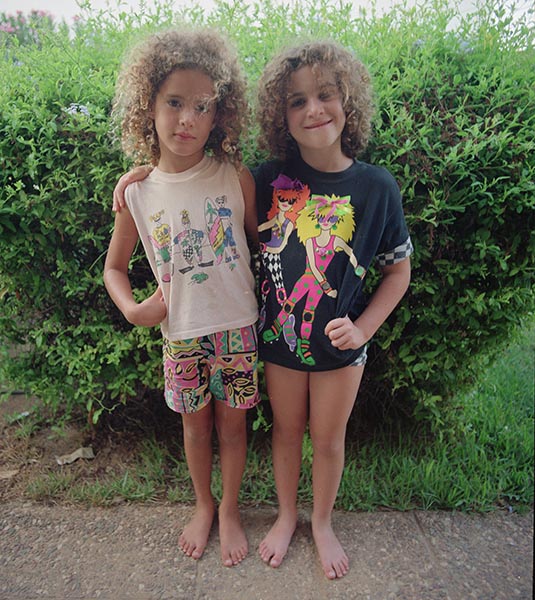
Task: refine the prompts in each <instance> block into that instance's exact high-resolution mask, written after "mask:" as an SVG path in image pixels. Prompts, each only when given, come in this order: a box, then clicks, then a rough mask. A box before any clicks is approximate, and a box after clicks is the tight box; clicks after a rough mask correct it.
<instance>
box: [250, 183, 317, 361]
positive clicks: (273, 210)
mask: <svg viewBox="0 0 535 600" xmlns="http://www.w3.org/2000/svg"><path fill="white" fill-rule="evenodd" d="M271 186H272V187H273V195H272V202H271V207H270V209H269V211H268V213H267V215H266V216H267V221H265V222H264V223H260V225H259V226H258V231H259V232H261V231H268V230H269V231H270V233H271V237H270V239H269V240H268V241H267V242H266V243H262V244H261V245H260V248H261V251H262V260H263V263H264V265H265V267H266V270H267V272H268V273H269V276H270V278H271V282H270V281H269V279H268V277H267V274H266V277H265V278H264V279H263V281H262V282H261V286H260V292H261V294H262V299H263V302H262V306H261V309H260V319H259V331H262V329H263V327H264V325H265V317H266V315H265V308H264V309H263V308H262V307H264V305H265V299H266V297H267V294H268V293H269V291H270V287H271V285H273V286H274V288H275V295H276V298H277V302H278V303H279V304H280V305H281V306H282V305H283V304H284V302H286V290H285V289H284V283H283V279H282V268H281V261H280V254H281V253H282V252H283V251H284V249H285V248H286V245H287V243H288V239H289V237H290V235H291V234H292V232H293V231H294V229H295V221H296V219H297V217H298V216H299V211H300V210H301V209H302V208H303V207H304V206H305V204H306V201H307V200H308V198H309V196H310V189H309V187H308V186H306V185H303V184H302V183H301V182H300V181H299V180H298V179H290V178H289V177H287V176H286V175H282V174H281V175H279V176H278V177H277V179H275V180H274V181H272V182H271ZM294 322H295V317H294V316H293V315H291V316H290V326H287V327H286V329H285V333H284V335H285V339H286V343H287V344H288V345H289V347H290V349H291V350H292V351H293V349H294V348H295V345H296V341H297V338H296V336H295V332H294V331H293V323H294Z"/></svg>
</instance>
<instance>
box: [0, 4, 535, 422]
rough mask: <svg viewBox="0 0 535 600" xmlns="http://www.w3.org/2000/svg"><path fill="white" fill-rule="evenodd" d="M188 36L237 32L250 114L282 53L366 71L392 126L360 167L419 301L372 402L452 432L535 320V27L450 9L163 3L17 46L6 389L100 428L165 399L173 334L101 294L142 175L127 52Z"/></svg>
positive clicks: (0, 204)
mask: <svg viewBox="0 0 535 600" xmlns="http://www.w3.org/2000/svg"><path fill="white" fill-rule="evenodd" d="M149 11H152V12H149ZM184 20H187V21H188V22H191V23H199V24H205V23H206V24H210V25H214V26H216V27H218V28H219V29H220V30H222V31H224V32H227V33H228V35H229V36H230V37H231V38H232V39H233V40H234V42H235V43H236V45H237V47H238V49H239V52H240V55H241V58H242V61H243V65H244V67H245V69H246V71H247V74H248V77H249V81H250V83H251V98H254V93H253V92H254V83H255V81H256V79H257V77H258V75H259V73H260V72H261V70H262V68H263V65H264V64H265V62H266V60H267V59H269V57H270V56H271V55H272V54H273V53H274V52H275V51H277V49H278V48H279V47H280V45H281V44H282V43H283V42H284V41H285V40H291V41H293V40H295V39H296V38H299V37H302V36H304V35H307V36H308V35H310V36H312V37H321V36H331V37H333V38H335V39H338V40H339V41H341V42H342V43H343V44H345V45H347V46H349V47H351V48H353V49H354V50H355V51H356V53H357V54H358V55H359V56H360V57H361V58H362V59H363V60H364V62H365V63H366V64H367V65H368V66H369V69H370V71H371V73H372V75H373V78H374V82H375V90H376V99H377V106H378V111H377V116H376V121H375V129H376V131H375V135H374V137H373V140H372V144H371V145H370V147H369V149H368V152H367V154H366V156H365V157H363V158H364V159H365V160H370V161H372V162H374V163H377V164H383V165H385V166H386V167H387V168H388V169H389V170H390V171H391V172H392V173H393V174H394V176H395V177H396V179H397V181H398V182H399V185H400V187H401V189H402V193H403V196H404V205H405V212H406V215H407V220H408V223H409V227H410V230H411V236H412V239H413V242H414V245H415V250H416V251H415V254H414V256H413V280H412V284H411V288H410V290H409V292H408V294H407V296H406V297H405V298H404V300H403V301H402V303H401V305H400V306H399V308H398V309H397V311H396V312H395V313H394V315H393V316H392V317H391V318H390V319H389V321H388V323H387V324H385V326H384V327H383V328H382V330H381V331H380V333H379V334H378V335H377V336H376V339H375V341H374V343H373V344H372V347H371V351H370V354H371V360H370V361H369V366H368V367H367V371H366V381H365V385H364V387H363V391H362V402H363V403H364V405H365V406H366V405H368V406H370V407H372V406H373V407H378V410H379V411H380V413H381V414H384V413H385V412H388V411H389V410H390V409H392V408H395V410H396V411H398V410H401V411H402V412H403V413H405V414H408V415H410V416H411V417H417V418H425V419H427V420H431V421H432V422H433V423H434V424H435V425H440V424H441V423H442V422H443V420H444V419H445V418H446V415H448V414H450V413H451V412H453V411H452V410H451V409H452V406H451V404H450V403H449V402H448V400H449V399H450V398H451V396H452V394H453V393H454V392H456V391H458V390H459V389H460V388H461V387H463V386H464V385H465V384H467V383H468V382H469V381H470V380H471V377H472V376H473V373H474V369H476V368H477V365H478V364H480V361H479V360H478V359H479V357H480V356H482V355H483V356H486V355H491V354H492V353H495V352H496V351H499V349H500V348H501V347H502V346H503V344H504V343H505V342H507V340H508V339H510V336H511V334H512V332H513V331H514V330H515V329H517V328H518V326H519V325H521V323H522V320H523V319H524V317H525V316H526V315H528V314H529V313H530V312H532V311H533V308H534V304H535V302H534V294H533V275H534V262H535V261H534V258H535V247H534V246H535V242H534V236H533V231H534V229H535V226H534V225H535V223H534V221H535V219H534V210H533V209H534V198H535V184H534V179H535V159H534V156H535V143H534V141H533V140H534V137H533V131H534V129H535V72H534V69H533V64H535V50H534V44H533V42H534V40H533V27H532V26H531V27H530V26H529V24H528V21H527V20H522V19H519V18H516V19H513V17H512V15H511V14H510V13H509V12H508V11H507V10H506V9H504V8H502V7H501V4H500V3H499V2H497V3H495V4H492V3H490V2H487V3H486V4H485V7H484V8H482V9H480V11H479V12H477V13H475V14H472V15H468V16H465V17H461V16H459V15H458V14H457V13H456V11H454V10H452V9H449V8H448V7H447V5H446V4H445V3H444V2H435V3H433V4H432V5H429V4H426V5H425V7H424V8H421V7H420V8H419V9H417V10H416V9H408V8H401V7H395V8H393V9H392V10H391V11H390V12H389V13H388V14H386V15H383V16H378V15H375V14H374V13H373V11H372V14H371V16H369V15H365V14H361V15H360V16H359V17H358V18H357V17H356V16H355V15H353V14H352V13H351V8H350V4H347V5H343V4H342V5H341V4H340V3H337V2H334V1H323V2H319V3H318V2H299V3H293V4H292V6H291V7H290V9H289V10H288V9H286V8H285V7H282V6H277V5H274V4H271V2H262V3H258V4H256V5H253V6H251V7H244V6H242V3H241V2H236V3H225V2H219V3H218V4H217V5H216V8H215V9H214V10H213V11H212V12H211V13H207V12H203V11H202V10H201V9H199V8H194V9H189V10H188V9H185V10H184V11H183V13H182V14H176V13H173V12H172V10H171V8H170V7H169V6H167V5H166V4H160V5H156V6H155V7H154V8H152V9H147V12H146V13H143V14H141V15H139V14H138V15H136V14H134V13H122V14H121V15H120V16H119V17H111V16H107V15H105V14H103V13H101V14H99V13H91V12H89V13H86V14H85V17H84V19H83V20H82V21H80V22H78V23H77V25H76V28H75V30H74V31H71V32H70V33H69V32H68V31H67V29H66V28H64V27H57V28H54V27H51V26H50V22H49V20H48V21H47V26H46V28H44V30H43V32H42V33H41V35H39V43H38V44H32V43H27V44H22V45H20V44H19V43H18V39H17V40H15V39H14V37H13V36H11V37H9V35H6V34H4V35H3V38H2V37H0V42H1V43H2V46H0V55H1V56H2V57H3V59H2V62H1V63H0V79H1V81H2V82H3V90H2V95H1V96H0V157H1V161H2V169H1V172H0V234H1V237H0V305H1V313H0V345H1V346H4V347H8V346H13V345H14V344H17V345H18V347H19V348H21V350H20V351H19V353H18V357H17V358H16V359H11V360H9V361H3V362H2V368H1V376H2V377H3V380H4V382H5V381H7V382H9V383H10V384H12V385H13V386H17V387H22V388H23V389H25V390H26V391H29V392H31V393H33V394H36V395H37V396H39V397H41V398H42V399H43V402H44V403H46V404H48V405H49V406H51V407H53V408H55V409H61V410H62V411H65V412H66V413H67V414H68V413H70V412H71V411H72V410H73V409H75V408H76V409H78V408H80V407H85V410H86V411H87V412H88V414H89V416H90V418H91V419H93V420H94V421H96V420H97V419H98V417H99V415H100V414H101V412H102V410H108V409H111V408H112V407H113V406H114V405H115V404H116V403H117V402H126V401H127V400H128V401H135V400H136V399H139V398H141V397H143V395H144V394H145V393H148V392H152V391H154V390H157V389H159V388H161V387H162V380H161V368H160V362H161V358H160V344H159V340H160V334H159V331H158V329H151V330H148V329H141V328H132V327H131V326H130V325H128V324H127V323H126V322H125V320H124V319H123V318H122V316H121V315H120V314H118V311H117V309H116V308H115V307H114V306H113V304H112V303H111V301H110V300H109V299H108V296H107V293H106V291H105V289H104V287H103V284H102V269H103V263H104V256H105V252H106V248H107V243H108V240H109V236H110V231H111V227H112V223H113V216H112V213H111V192H112V190H113V187H114V185H115V182H116V181H117V179H118V177H119V175H120V174H121V173H122V172H124V170H125V169H127V168H128V165H127V164H126V163H125V162H124V160H123V158H122V157H121V154H120V152H119V151H118V149H117V148H114V147H112V145H111V143H110V138H109V135H108V134H109V120H108V119H109V112H110V102H111V98H112V95H113V88H114V82H115V75H116V72H117V68H118V65H119V62H120V58H121V56H122V54H123V51H124V50H125V49H126V47H127V46H128V44H129V43H130V42H131V41H132V39H133V38H136V37H137V36H138V35H140V34H142V33H145V32H147V31H151V30H154V29H155V28H156V27H160V26H170V25H173V24H174V23H183V22H184ZM0 21H1V18H0ZM452 23H454V26H453V27H452ZM19 37H20V36H19ZM254 139H255V129H254V127H253V128H252V129H251V132H250V134H249V136H248V138H247V139H246V140H245V142H246V152H245V155H246V160H247V162H248V163H249V164H251V165H253V164H255V163H256V162H258V161H259V160H261V159H262V157H261V156H260V154H259V153H258V152H257V151H256V147H255V141H254ZM132 269H133V270H132V273H133V275H132V276H133V278H134V282H135V285H136V288H137V290H138V293H139V294H140V297H141V296H142V295H143V294H145V293H147V291H149V290H150V289H151V288H152V285H153V284H152V277H151V275H150V272H149V270H148V268H147V265H146V262H145V260H144V258H143V256H142V252H141V253H138V254H137V255H136V257H135V258H134V260H133V264H132Z"/></svg>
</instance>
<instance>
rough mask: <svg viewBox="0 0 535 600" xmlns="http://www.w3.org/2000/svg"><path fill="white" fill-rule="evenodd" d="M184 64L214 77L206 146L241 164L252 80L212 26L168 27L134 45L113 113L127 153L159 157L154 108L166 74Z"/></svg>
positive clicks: (140, 158) (139, 158)
mask: <svg viewBox="0 0 535 600" xmlns="http://www.w3.org/2000/svg"><path fill="white" fill-rule="evenodd" d="M179 69H193V70H198V71H200V72H202V73H204V74H205V75H208V77H210V78H211V79H212V81H213V84H214V95H215V101H216V105H217V110H216V118H215V127H214V128H213V130H212V132H211V133H210V137H209V138H208V141H207V143H206V146H205V150H206V151H207V152H209V153H211V154H213V156H214V157H215V158H216V159H218V160H229V161H230V162H232V163H233V164H236V165H238V164H239V163H240V162H241V151H240V149H239V142H240V136H241V133H242V131H243V129H244V127H245V124H246V121H247V117H248V107H247V100H246V81H245V77H244V75H243V74H242V71H241V68H240V66H239V63H238V59H237V55H236V53H235V52H234V50H233V49H232V48H231V47H230V45H229V43H228V42H227V41H226V40H225V39H223V37H222V36H221V35H219V34H218V33H217V32H215V31H213V30H211V29H208V28H206V29H198V30H193V31H192V30H188V31H185V30H175V29H173V30H168V31H162V32H159V33H155V34H153V35H151V36H149V37H148V38H146V39H145V40H144V41H143V42H141V43H140V44H138V45H137V46H136V47H135V48H133V50H131V52H130V54H129V55H128V56H127V58H126V60H125V62H124V63H123V66H122V69H121V71H120V73H119V76H118V78H117V84H116V92H115V98H114V100H113V106H112V114H111V117H112V128H113V133H114V134H115V138H116V139H118V140H120V143H121V146H122V149H123V151H124V153H125V154H126V156H128V157H129V158H132V159H133V161H134V164H143V163H147V162H149V163H150V164H152V165H156V164H157V163H158V161H159V159H160V146H159V142H158V136H157V134H156V129H155V126H154V119H153V118H152V117H151V116H150V112H151V110H152V107H153V105H154V101H155V99H156V95H157V93H158V90H159V89H160V87H161V85H162V84H163V82H164V81H165V79H166V78H167V77H168V76H169V75H170V74H171V73H172V72H173V71H176V70H179Z"/></svg>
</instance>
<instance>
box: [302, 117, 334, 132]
mask: <svg viewBox="0 0 535 600" xmlns="http://www.w3.org/2000/svg"><path fill="white" fill-rule="evenodd" d="M332 122H333V121H332V119H329V120H328V121H322V122H321V123H314V124H313V125H307V126H306V127H305V129H309V130H310V129H321V128H322V127H325V126H326V125H330V124H331V123H332Z"/></svg>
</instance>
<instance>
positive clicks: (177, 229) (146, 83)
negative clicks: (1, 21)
mask: <svg viewBox="0 0 535 600" xmlns="http://www.w3.org/2000/svg"><path fill="white" fill-rule="evenodd" d="M245 90H246V87H245V81H244V78H243V76H242V74H241V71H240V69H239V67H238V63H237V59H236V56H235V54H234V52H233V51H231V49H230V48H229V45H228V44H227V43H226V42H225V41H224V40H223V39H222V37H221V36H220V35H218V34H217V33H215V32H213V31H210V30H196V31H165V32H161V33H156V34H154V35H152V36H150V37H149V38H148V39H147V40H145V41H144V42H143V43H141V44H139V45H138V46H136V48H134V50H133V51H132V52H131V54H130V56H129V57H128V58H127V60H126V61H125V63H124V66H123V68H122V70H121V72H120V74H119V77H118V81H117V91H116V96H115V100H114V104H113V113H112V116H113V119H114V122H115V124H116V127H119V128H120V139H121V143H122V147H123V150H124V152H125V153H126V155H127V156H128V157H130V158H131V159H133V161H134V162H135V163H136V164H140V165H141V164H144V163H145V164H146V163H148V164H149V168H147V167H138V169H140V170H141V174H142V178H143V179H142V180H139V181H136V183H133V184H132V185H128V187H126V190H125V193H124V196H125V202H126V206H125V207H124V208H123V210H119V211H117V212H116V217H115V227H114V231H113V235H112V239H111V241H110V245H109V249H108V254H107V257H106V263H105V267H104V281H105V284H106V288H107V290H108V292H109V294H110V296H111V298H112V299H113V301H114V302H115V304H116V305H117V307H118V308H119V309H120V310H121V312H122V313H123V315H124V316H125V318H126V319H127V320H128V321H129V322H130V323H132V324H133V325H141V326H148V327H152V326H155V325H159V326H160V328H161V331H162V335H163V366H164V369H163V371H164V380H165V400H166V403H167V405H168V406H169V408H171V409H172V410H174V411H176V412H178V413H180V414H181V417H182V424H183V432H184V449H185V455H186V460H187V464H188V468H189V472H190V475H191V478H192V482H193V488H194V492H195V496H196V507H195V512H194V515H193V517H192V519H191V520H190V522H189V523H188V524H187V525H186V527H185V528H184V530H183V532H182V534H181V535H180V537H179V547H180V548H181V550H182V551H183V552H184V553H185V554H186V555H188V556H191V557H193V558H200V557H201V556H202V554H203V552H204V549H205V547H206V543H207V540H208V536H209V533H210V529H211V526H212V523H213V519H214V514H215V501H214V498H213V496H212V493H211V485H210V484H211V470H212V431H213V428H214V427H215V429H216V431H217V434H218V438H219V451H220V463H221V475H222V483H223V496H222V499H221V502H220V505H219V507H218V517H219V519H218V521H219V533H220V543H221V557H222V561H223V564H224V565H226V566H232V565H236V564H238V563H239V562H241V561H242V560H243V559H244V557H245V556H246V554H247V551H248V544H247V538H246V535H245V532H244V530H243V527H242V525H241V520H240V515H239V510H238V493H239V489H240V485H241V480H242V476H243V471H244V467H245V458H246V445H247V440H246V412H247V409H249V408H251V407H253V406H255V405H256V404H257V403H258V401H259V394H258V386H257V343H256V331H255V323H256V321H257V318H258V307H257V302H256V298H255V292H254V277H253V274H252V272H251V269H250V251H249V247H248V243H247V238H249V239H251V240H252V241H253V243H254V240H255V239H256V238H257V227H256V213H255V208H254V180H253V178H252V175H251V173H250V172H249V171H248V170H247V169H245V168H243V167H242V166H241V164H240V159H241V155H240V151H239V138H240V134H241V131H242V127H243V125H244V119H245V116H246V114H247V105H246V99H245ZM138 179H141V177H138ZM138 239H141V241H142V243H143V247H144V249H145V253H146V255H147V258H148V260H149V263H150V265H151V268H152V271H153V274H154V277H155V280H156V283H157V284H158V288H157V291H156V292H155V293H154V294H152V296H150V297H149V298H147V299H146V300H144V301H143V302H140V303H138V302H137V301H136V299H135V298H134V296H133V293H132V288H131V285H130V281H129V277H128V268H129V262H130V258H131V256H132V253H133V250H134V248H135V246H136V244H137V241H138Z"/></svg>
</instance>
